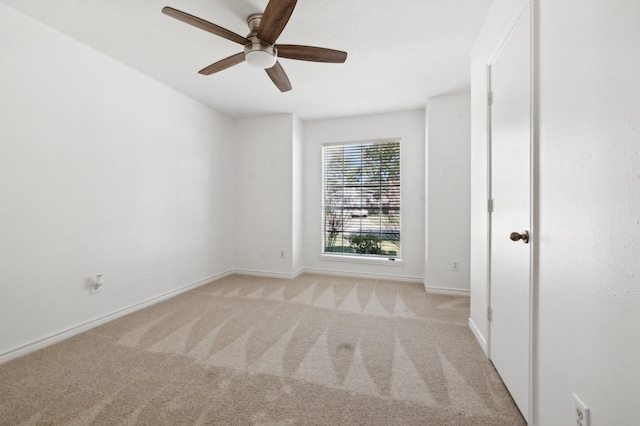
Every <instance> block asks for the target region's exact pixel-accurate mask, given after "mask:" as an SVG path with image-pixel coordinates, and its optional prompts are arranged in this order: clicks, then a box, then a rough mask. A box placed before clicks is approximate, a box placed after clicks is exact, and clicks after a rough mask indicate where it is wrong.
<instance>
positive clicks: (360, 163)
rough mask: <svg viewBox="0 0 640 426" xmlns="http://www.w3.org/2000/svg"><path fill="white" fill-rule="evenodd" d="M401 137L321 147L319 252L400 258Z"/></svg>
mask: <svg viewBox="0 0 640 426" xmlns="http://www.w3.org/2000/svg"><path fill="white" fill-rule="evenodd" d="M400 234H401V233H400V141H399V140H391V141H388V140H387V141H378V142H367V143H349V144H339V145H338V144H331V145H325V146H324V147H323V241H324V244H323V247H324V249H323V253H325V254H333V255H348V256H369V257H370V256H375V257H385V258H391V259H399V258H400V255H401V253H400V247H401V245H400Z"/></svg>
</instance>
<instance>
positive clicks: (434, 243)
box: [425, 93, 471, 292]
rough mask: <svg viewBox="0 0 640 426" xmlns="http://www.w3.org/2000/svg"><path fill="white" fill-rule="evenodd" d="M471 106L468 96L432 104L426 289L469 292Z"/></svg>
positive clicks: (429, 104)
mask: <svg viewBox="0 0 640 426" xmlns="http://www.w3.org/2000/svg"><path fill="white" fill-rule="evenodd" d="M469 103H470V97H469V93H460V94H453V95H445V96H438V97H435V98H430V99H429V100H428V102H427V122H428V125H427V151H428V152H427V162H428V166H427V174H428V176H427V233H426V234H427V238H426V244H427V249H426V250H427V256H426V259H427V260H426V262H427V263H426V267H425V286H426V287H427V289H434V288H435V289H445V290H448V291H460V292H468V291H469V243H470V237H469V232H470V230H469V227H470V225H469V217H470V208H469V203H470V201H469V197H470V185H469V183H470V182H469V179H470V175H469V165H470V154H471V151H470V149H471V142H470V139H471V129H470V117H469V115H470V105H469ZM454 260H455V261H457V264H458V269H457V270H453V261H454Z"/></svg>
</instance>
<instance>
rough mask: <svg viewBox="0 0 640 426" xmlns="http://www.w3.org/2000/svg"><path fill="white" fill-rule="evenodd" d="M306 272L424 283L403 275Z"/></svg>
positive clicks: (305, 269)
mask: <svg viewBox="0 0 640 426" xmlns="http://www.w3.org/2000/svg"><path fill="white" fill-rule="evenodd" d="M304 272H305V273H307V274H316V275H334V276H338V277H346V278H366V279H371V280H391V281H403V282H410V283H419V284H422V283H423V279H422V277H407V276H403V275H386V274H371V273H366V274H365V273H361V272H349V271H335V270H327V269H317V268H304Z"/></svg>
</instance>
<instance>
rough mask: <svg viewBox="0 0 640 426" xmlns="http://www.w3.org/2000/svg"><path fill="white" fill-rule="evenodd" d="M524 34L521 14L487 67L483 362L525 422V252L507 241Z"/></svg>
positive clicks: (523, 197) (519, 215)
mask: <svg viewBox="0 0 640 426" xmlns="http://www.w3.org/2000/svg"><path fill="white" fill-rule="evenodd" d="M530 27H531V24H530V12H529V7H527V9H526V10H525V11H524V12H523V14H522V15H521V17H520V19H519V20H518V21H517V23H516V24H515V26H514V27H513V31H512V32H511V34H510V35H509V37H508V39H507V40H506V42H505V43H504V45H503V46H502V48H501V49H500V51H499V53H498V54H497V56H496V57H495V58H494V60H493V62H492V63H491V64H490V67H489V73H490V74H489V75H490V86H491V88H490V89H491V93H492V95H491V101H490V103H491V107H490V129H491V142H490V147H491V148H490V149H491V199H492V200H493V213H492V214H491V266H490V277H491V282H490V306H491V316H490V317H491V321H490V342H489V345H490V347H489V356H490V358H491V361H492V362H493V364H494V366H495V367H496V370H497V371H498V373H499V374H500V377H502V380H503V381H504V383H505V385H506V386H507V388H508V389H509V392H510V393H511V396H512V397H513V399H514V401H515V402H516V404H517V405H518V408H519V409H520V411H521V412H522V415H523V416H524V418H525V419H526V420H529V354H530V350H529V322H530V316H529V310H530V309H529V300H530V292H529V286H530V247H531V246H530V244H528V243H524V241H523V239H520V240H517V241H513V240H512V239H511V238H517V237H518V236H519V234H522V235H524V234H525V233H527V232H528V230H529V229H530V202H531V201H530V199H531V197H530V191H531V180H530V170H531V113H530V112H531V109H530V108H531V89H530V87H531V77H530V73H531V71H530V70H531V67H530V61H531V60H530V52H531V50H530V38H531V37H530ZM525 231H526V232H525ZM512 233H514V235H511V234H512Z"/></svg>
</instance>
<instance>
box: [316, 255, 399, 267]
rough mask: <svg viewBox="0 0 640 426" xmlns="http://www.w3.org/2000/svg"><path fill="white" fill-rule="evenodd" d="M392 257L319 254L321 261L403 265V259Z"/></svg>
mask: <svg viewBox="0 0 640 426" xmlns="http://www.w3.org/2000/svg"><path fill="white" fill-rule="evenodd" d="M391 259H392V258H388V257H383V256H376V257H373V256H352V255H340V254H329V253H325V254H322V255H320V260H322V261H323V262H347V263H366V264H369V265H383V266H404V260H400V259H397V260H391Z"/></svg>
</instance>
